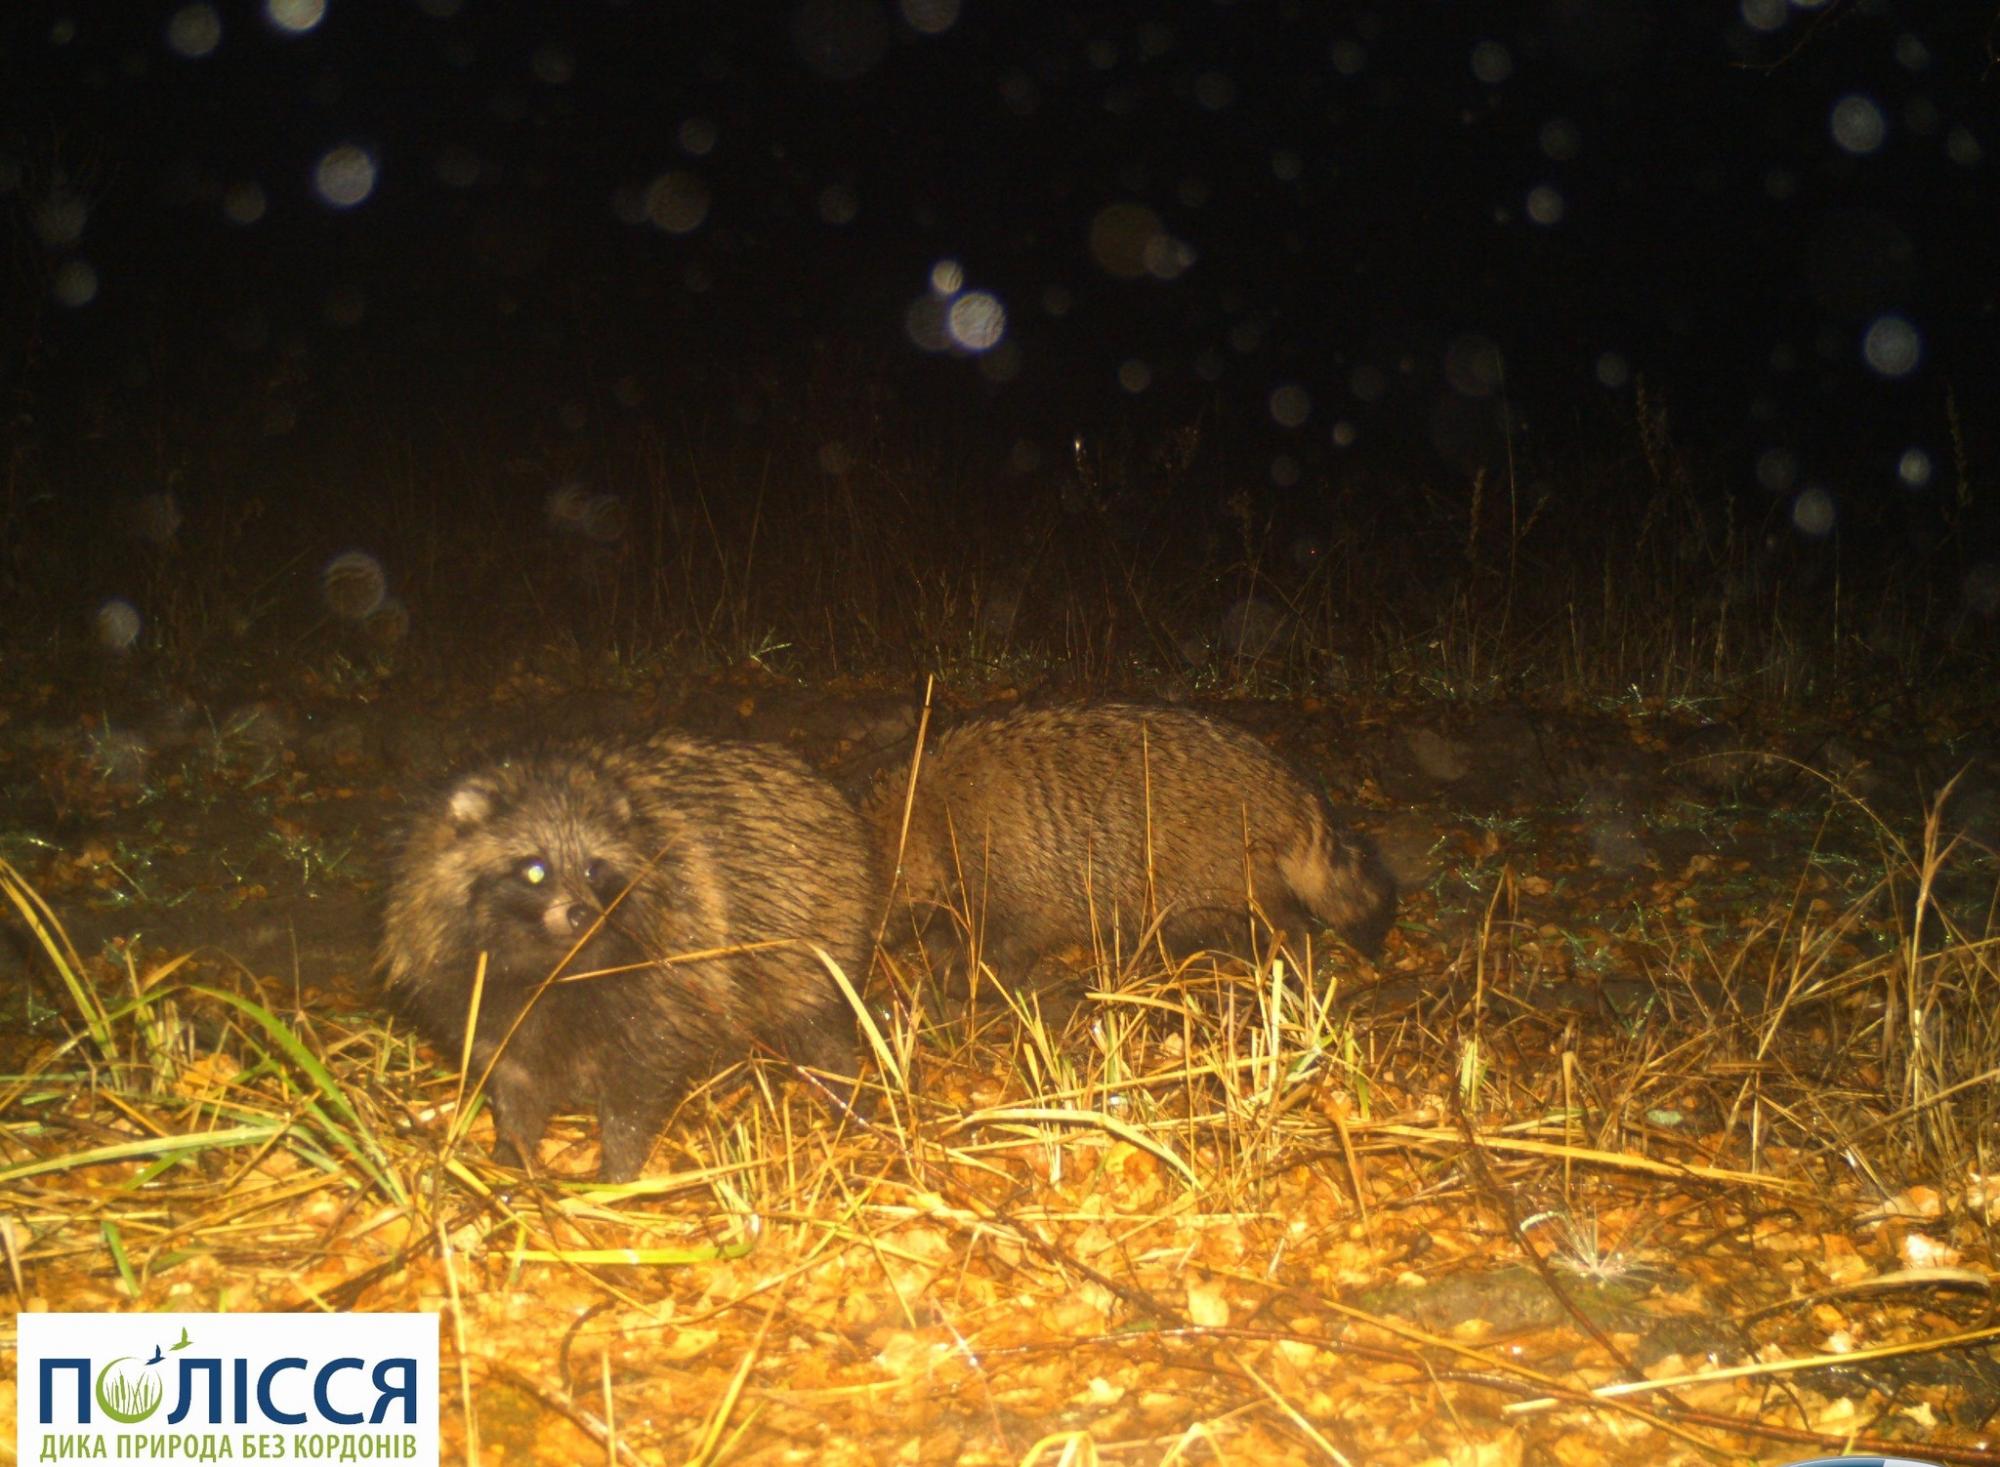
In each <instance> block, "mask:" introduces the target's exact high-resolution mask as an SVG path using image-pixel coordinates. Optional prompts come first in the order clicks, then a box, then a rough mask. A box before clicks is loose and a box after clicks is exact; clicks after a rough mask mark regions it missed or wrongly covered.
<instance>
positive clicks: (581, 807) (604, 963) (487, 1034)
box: [382, 734, 881, 1181]
mask: <svg viewBox="0 0 2000 1467" xmlns="http://www.w3.org/2000/svg"><path fill="white" fill-rule="evenodd" d="M880 903H881V898H880V894H879V888H878V885H877V882H876V880H875V876H874V863H873V855H872V852H871V850H870V848H869V845H868V842H867V839H866V834H865V832H864V830H863V828H862V826H861V823H860V820H859V818H858V817H857V816H856V815H855V813H854V811H853V809H852V808H851V807H850V806H849V805H848V803H847V802H846V801H845V800H844V799H843V798H842V797H841V796H840V794H839V793H838V792H837V791H836V790H835V789H834V788H833V787H832V786H831V785H830V784H828V783H827V782H826V781H825V780H823V779H821V778H820V777H819V776H818V775H816V774H814V773H813V772H812V771H811V770H809V769H808V768H807V767H806V766H805V765H804V764H803V763H802V762H800V761H799V760H798V759H796V758H794V757H793V756H792V755H791V754H789V753H788V752H786V751H784V750H782V749H777V748H771V747H766V746H762V745H756V744H739V743H721V742H711V741H706V740H701V739H696V738H692V737H685V736H682V735H678V734H662V735H659V736H657V737H654V738H652V739H650V740H647V741H645V742H641V743H632V744H626V745H609V746H605V745H596V744H589V743H584V744H575V745H569V746H563V747H556V748H553V749H549V750H545V751H541V752H537V753H531V754H527V755H524V756H521V757H518V758H513V759H507V760H503V761H501V762H498V763H494V764H490V765H488V766H486V767H485V768H481V769H477V770H474V771H472V772H471V773H469V774H466V775H464V776H463V777H461V778H460V779H459V780H458V781H457V782H456V783H455V784H454V785H453V786H452V787H451V790H450V792H449V793H448V794H447V795H446V796H445V797H444V799H443V800H442V801H440V802H438V803H437V804H435V805H433V806H432V807H431V808H429V809H426V810H424V811H423V812H422V813H421V814H420V815H419V816H418V818H417V819H416V820H415V822H414V823H413V826H412V828H411V830H410V833H409V837H408V840H407V843H406V845H405V847H404V850H403V852H402V855H401V858H400V860H399V862H398V864H397V867H396V872H395V879H394V885H393V888H392V890H391V893H390V896H389V903H388V915H387V922H386V933H385V936H384V940H383V947H382V962H383V967H384V969H385V970H386V973H387V979H388V985H389V988H390V990H391V992H392V994H393V995H394V996H395V997H396V998H397V999H398V1000H399V1001H400V1003H401V1006H402V1008H403V1009H404V1010H405V1012H406V1013H407V1014H408V1015H409V1016H410V1017H411V1018H412V1019H413V1020H414V1022H415V1024H416V1026H417V1027H418V1028H419V1029H420V1030H421V1031H422V1032H423V1033H424V1034H425V1036H426V1037H428V1038H429V1039H430V1040H431V1041H432V1042H433V1043H434V1044H436V1045H437V1046H438V1047H439V1049H440V1050H441V1051H442V1052H443V1053H445V1054H446V1055H447V1056H449V1057H451V1058H452V1060H453V1062H456V1060H457V1058H458V1056H459V1055H460V1054H462V1053H463V1052H464V1043H465V1037H466V1024H467V1020H468V1017H469V1014H468V1009H469V1006H470V1002H471V998H472V992H473V976H474V973H475V970H476V966H477V963H478V959H479V955H480V954H481V953H484V954H486V959H487V963H486V979H485V985H484V989H483V994H482V998H481V1003H480V1007H479V1015H478V1028H477V1031H476V1033H475V1034H474V1036H473V1043H472V1075H473V1076H474V1077H477V1076H478V1075H480V1074H482V1073H485V1072H486V1070H487V1067H488V1065H489V1064H490V1065H491V1066H492V1070H491V1076H490V1079H489V1080H488V1082H487V1093H488V1094H489V1096H490V1097H491V1099H492V1103H493V1116H494V1125H495V1127H496V1129H497V1131H498V1135H499V1140H500V1147H499V1151H500V1153H501V1154H502V1155H503V1156H504V1155H506V1154H507V1153H509V1152H511V1153H513V1154H514V1156H516V1157H518V1158H519V1159H520V1160H522V1161H524V1162H527V1163H532V1162H533V1161H534V1159H535V1154H536V1149H537V1146H538V1144H539V1143H540V1141H541V1139H542V1135H543V1133H544V1131H545V1130H546V1129H547V1127H548V1123H549V1118H550V1116H551V1115H552V1114H553V1113H554V1112H555V1111H556V1110H557V1109H558V1108H560V1107H584V1106H588V1107H594V1108H595V1109H596V1111H597V1116H598V1121H599V1126H600V1129H601V1131H602V1133H603V1161H602V1166H601V1169H600V1174H601V1175H602V1176H603V1178H604V1179H605V1180H607V1181H621V1180H624V1179H626V1178H629V1177H632V1176H635V1175H637V1173H638V1171H639V1169H640V1167H642V1166H643V1165H644V1164H645V1161H646V1157H647V1155H648V1154H649V1153H650V1152H651V1150H652V1146H653V1142H654V1141H655V1140H656V1139H657V1138H658V1136H659V1133H660V1131H661V1130H662V1129H663V1128H664V1126H665V1125H666V1122H667V1119H668V1117H669V1116H670V1115H671V1114H672V1112H673V1109H674V1106H675V1105H676V1104H677V1103H678V1101H679V1099H680V1097H681V1095H682V1094H683V1092H684V1091H685V1089H686V1087H687V1085H688V1083H689V1082H690V1081H692V1080H696V1079H699V1078H702V1077H704V1076H705V1075H707V1074H711V1073H713V1072H714V1071H716V1070H718V1069H721V1068H722V1067H724V1066H726V1065H728V1064H730V1063H732V1062H734V1061H736V1060H738V1059H742V1058H744V1057H746V1056H748V1055H750V1054H751V1053H753V1052H755V1051H757V1050H759V1049H761V1048H768V1049H772V1050H776V1051H778V1052H780V1053H782V1054H785V1055H787V1056H789V1057H790V1058H791V1059H793V1060H795V1061H797V1062H798V1063H800V1064H804V1065H809V1066H812V1067H814V1068H817V1069H824V1070H829V1071H832V1072H835V1073H838V1074H845V1075H851V1074H853V1073H855V1068H856V1066H855V1060H856V1043H855V1029H854V1019H853V1014H852V1011H851V1010H850V1008H849V1006H848V1004H847V1002H846V1000H845V999H844V998H843V997H842V995H841V993H840V991H839V989H838V988H837V987H836V986H835V984H834V982H833V980H832V978H831V977H830V976H829V975H828V973H827V972H826V970H825V968H824V966H823V965H822V964H821V963H820V962H819V960H818V959H817V958H816V957H815V956H814V954H813V953H812V952H811V951H810V950H809V949H808V948H807V947H806V945H805V944H807V943H817V944H818V945H819V946H820V947H822V948H824V949H825V950H826V951H827V952H828V953H829V954H830V955H831V956H832V957H833V959H834V961H836V962H837V963H839V964H840V965H841V968H842V970H843V971H844V972H845V973H847V974H848V976H849V977H850V978H851V979H852V980H853V981H854V982H855V984H856V985H859V984H860V983H861V982H862V981H863V980H864V978H865V976H866V969H867V963H868V958H869V954H870V952H871V948H872V938H873V931H874V924H875V923H876V922H877V921H878V920H879V918H880V914H881V904H880ZM758 944H768V945H765V946H757V945H758Z"/></svg>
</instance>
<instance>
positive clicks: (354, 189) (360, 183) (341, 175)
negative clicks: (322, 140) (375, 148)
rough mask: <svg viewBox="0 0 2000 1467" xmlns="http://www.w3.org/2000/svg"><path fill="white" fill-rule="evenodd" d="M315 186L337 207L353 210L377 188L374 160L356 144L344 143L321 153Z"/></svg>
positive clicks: (365, 150)
mask: <svg viewBox="0 0 2000 1467" xmlns="http://www.w3.org/2000/svg"><path fill="white" fill-rule="evenodd" d="M313 189H314V191H315V192H317V193H318V194H319V196H320V197H321V198H322V199H324V200H325V201H326V202H327V203H329V204H331V205H332V206H333V207H334V208H336V209H351V208H353V207H354V206H355V205H356V204H359V203H361V202H362V201H363V200H364V199H366V198H367V197H368V196H369V195H370V194H371V193H373V192H374V191H375V160H374V159H373V158H372V157H370V156H369V155H368V150H367V149H366V148H363V147H361V146H360V145H358V144H356V143H342V144H341V145H340V146H339V147H336V148H329V149H328V150H327V151H326V152H324V153H322V154H321V155H320V159H319V162H318V163H317V164H315V165H314V167H313Z"/></svg>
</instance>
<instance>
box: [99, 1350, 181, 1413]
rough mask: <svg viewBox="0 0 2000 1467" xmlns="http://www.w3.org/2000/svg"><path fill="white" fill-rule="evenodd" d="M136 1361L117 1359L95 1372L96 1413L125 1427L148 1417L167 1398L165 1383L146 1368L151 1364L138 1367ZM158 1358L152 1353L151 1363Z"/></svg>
mask: <svg viewBox="0 0 2000 1467" xmlns="http://www.w3.org/2000/svg"><path fill="white" fill-rule="evenodd" d="M138 1358H139V1357H138V1356H136V1355H120V1356H119V1357H118V1358H117V1359H116V1360H110V1361H106V1362H105V1365H104V1368H103V1369H102V1370H100V1371H98V1372H97V1387H96V1395H97V1409H98V1410H100V1411H102V1412H103V1413H104V1414H105V1415H106V1416H109V1417H110V1418H111V1419H112V1420H113V1421H116V1422H119V1423H121V1424H123V1425H125V1426H132V1425H135V1424H136V1423H138V1422H141V1421H144V1420H145V1419H146V1418H147V1417H148V1416H151V1415H152V1414H153V1413H154V1412H155V1411H157V1410H159V1409H160V1402H161V1401H163V1400H165V1399H166V1395H167V1386H166V1382H165V1381H163V1380H162V1379H161V1378H160V1377H159V1376H158V1375H157V1374H155V1373H154V1372H153V1371H152V1370H151V1369H149V1368H148V1367H149V1366H150V1365H151V1364H152V1363H153V1362H152V1361H148V1362H146V1364H145V1365H141V1364H139V1363H137V1362H138ZM159 1358H160V1352H159V1350H157V1349H155V1350H154V1351H153V1360H158V1359H159ZM121 1367H128V1368H121Z"/></svg>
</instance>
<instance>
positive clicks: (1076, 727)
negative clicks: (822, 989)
mask: <svg viewBox="0 0 2000 1467" xmlns="http://www.w3.org/2000/svg"><path fill="white" fill-rule="evenodd" d="M908 788H909V766H908V764H907V762H906V763H905V764H904V765H903V766H902V768H901V769H900V770H897V771H892V772H891V773H889V774H887V775H885V776H883V777H882V778H881V779H880V780H879V781H878V782H877V783H876V785H875V786H874V787H873V788H872V790H871V791H870V792H869V794H868V796H867V797H866V799H865V800H864V802H863V806H862V816H863V818H864V819H865V820H866V821H867V822H868V825H869V828H870V830H871V831H872V833H873V836H874V839H875V843H876V850H877V851H878V852H879V853H880V855H881V859H882V862H883V867H882V869H883V870H884V871H887V870H889V869H890V868H891V863H893V862H894V861H895V859H896V849H897V838H898V835H899V832H900V830H901V827H902V819H903V804H904V798H905V794H906V792H907V790H908ZM1149 873H1150V880H1149ZM1251 896H1254V897H1255V900H1256V903H1257V906H1258V907H1259V908H1260V909H1261V910H1262V912H1263V913H1264V915H1265V916H1266V917H1267V918H1268V919H1269V920H1270V922H1271V923H1272V925H1274V926H1276V927H1279V928H1282V929H1284V930H1285V931H1287V932H1289V933H1291V934H1293V935H1298V934H1300V933H1303V932H1304V931H1306V930H1307V926H1308V923H1309V922H1316V923H1324V924H1326V925H1328V926H1330V927H1332V928H1333V929H1334V930H1335V931H1336V932H1337V933H1339V934H1340V935H1341V936H1342V937H1344V938H1345V939H1346V940H1347V941H1348V942H1350V943H1351V944H1353V945H1354V946H1355V947H1356V948H1359V949H1360V950H1362V951H1364V952H1366V953H1369V954H1371V955H1372V954H1374V953H1376V952H1378V951H1379V950H1380V947H1381V944H1382V939H1383V938H1384V937H1385V936H1386V935H1387V933H1388V930H1389V923H1390V920H1391V919H1392V918H1393V917H1394V915H1395V905H1396V891H1395V883H1394V881H1393V880H1392V879H1391V878H1390V875H1389V873H1388V870H1387V869H1386V868H1385V867H1384V866H1383V864H1382V860H1381V857H1380V856H1379V855H1378V854H1377V853H1376V851H1375V850H1374V848H1373V846H1371V845H1370V844H1369V843H1368V842H1367V841H1365V840H1364V839H1362V838H1360V837H1358V836H1356V835H1354V834H1351V833H1349V832H1348V831H1346V830H1344V829H1343V828H1342V827H1341V826H1340V825H1338V824H1337V823H1336V822H1335V820H1334V818H1333V815H1332V812H1331V811H1329V810H1328V808H1327V804H1326V801H1325V800H1324V799H1322V798H1321V797H1320V795H1319V794H1318V793H1317V791H1315V790H1314V789H1313V788H1312V786H1311V785H1309V784H1307V783H1306V781H1305V780H1304V779H1303V778H1302V777H1301V776H1300V775H1299V774H1298V772H1297V771H1295V770H1294V769H1293V768H1292V767H1291V766H1290V765H1289V764H1287V763H1286V762H1285V761H1284V760H1282V759H1280V758H1279V757H1278V756H1277V755H1276V754H1273V753H1272V752H1271V751H1270V750H1269V749H1267V748H1265V747H1264V746H1263V745H1262V744H1261V743H1259V742H1258V741H1257V740H1256V739H1255V738H1254V737H1253V736H1251V735H1250V734H1249V733H1247V732H1245V731H1244V730H1242V729H1240V728H1237V727H1235V726H1233V725H1231V724H1228V723H1222V722H1218V721H1216V720H1214V719H1210V718H1204V717H1202V716H1200V715H1199V714H1195V713H1188V712H1183V711H1179V710H1175V709H1170V708H1146V707H1139V706H1135V705H1128V704H1118V703H1108V704H1097V705H1091V706H1084V707H1076V708H1048V709H1024V710H1021V711H1017V712H1012V713H1004V714H1000V715H998V716H996V717H989V718H980V719H976V720H974V721H972V722H970V723H966V724H962V725H960V726H959V727H957V728H954V729H952V730H951V731H950V732H948V733H946V734H944V735H943V736H941V737H940V738H938V739H936V740H935V741H933V743H932V744H931V745H930V747H928V748H926V749H925V750H923V754H922V762H921V765H920V768H919V772H918V777H917V789H916V796H915V803H914V805H913V806H912V808H911V813H910V826H909V836H908V840H907V843H906V844H905V845H904V847H903V852H902V872H901V878H900V885H899V886H898V888H897V898H896V900H897V913H898V914H899V915H900V914H902V913H903V912H904V911H905V909H906V908H905V904H907V914H908V918H909V921H910V923H911V925H912V927H914V929H915V930H916V932H917V933H918V934H919V937H920V940H922V941H924V942H925V945H926V946H929V945H930V942H931V941H932V940H933V938H932V936H931V934H935V933H937V932H939V931H940V930H943V931H947V932H948V931H950V930H951V919H950V918H948V917H947V918H943V919H942V920H940V916H939V914H940V912H941V911H943V910H944V909H947V908H948V909H950V910H951V911H954V912H958V913H963V914H969V916H970V919H971V921H972V922H973V924H974V927H975V930H977V931H980V937H981V950H982V956H983V958H984V960H985V962H986V963H987V964H988V965H989V966H991V967H992V968H993V969H994V970H995V972H996V973H998V974H1000V975H1001V976H1003V977H1008V978H1014V977H1023V976H1025V969H1026V968H1027V967H1028V966H1029V965H1032V963H1033V962H1034V960H1035V959H1036V958H1038V957H1040V956H1042V955H1044V954H1046V953H1048V952H1051V951H1053V950H1055V949H1057V948H1060V947H1062V946H1064V945H1066V944H1070V943H1087V942H1089V941H1090V940H1091V938H1092V928H1093V923H1095V926H1096V930H1097V932H1098V933H1099V934H1101V935H1102V936H1103V937H1104V939H1105V941H1106V942H1107V944H1108V943H1109V941H1110V939H1111V937H1112V936H1113V935H1114V934H1116V935H1117V936H1118V937H1119V938H1120V940H1121V941H1122V943H1123V944H1124V949H1125V950H1126V951H1129V950H1130V945H1131V944H1132V943H1133V942H1134V941H1136V940H1137V939H1138V938H1139V936H1140V935H1142V934H1143V933H1144V932H1145V931H1146V930H1147V928H1148V926H1149V924H1150V923H1151V921H1152V919H1153V917H1154V915H1155V914H1158V915H1159V916H1160V917H1161V919H1162V920H1161V932H1162V935H1163V936H1164V937H1165V938H1166V939H1167V941H1168V942H1169V944H1170V945H1174V946H1178V947H1190V946H1198V945H1201V944H1204V943H1215V944H1217V945H1220V946H1223V947H1232V948H1237V949H1239V950H1240V949H1241V948H1242V947H1243V946H1244V943H1245V939H1246V937H1247V936H1248V935H1249V932H1250V927H1249V918H1248V915H1247V914H1248V911H1249V902H1248V900H1247V899H1248V898H1249V897H1251ZM896 925H900V923H898V924H896ZM926 929H928V932H927V931H926ZM891 932H892V934H895V926H894V925H892V928H891Z"/></svg>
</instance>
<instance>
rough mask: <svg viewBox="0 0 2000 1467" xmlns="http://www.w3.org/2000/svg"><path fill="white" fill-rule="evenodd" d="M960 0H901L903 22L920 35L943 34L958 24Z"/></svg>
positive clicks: (900, 11)
mask: <svg viewBox="0 0 2000 1467" xmlns="http://www.w3.org/2000/svg"><path fill="white" fill-rule="evenodd" d="M958 4H959V0H900V3H899V4H898V5H897V7H896V9H897V12H898V13H899V14H901V16H902V17H903V24H904V25H906V26H908V27H909V28H910V29H911V30H913V31H915V32H916V33H917V34H918V35H920V36H941V35H943V34H944V33H945V32H946V31H948V30H950V29H951V28H952V27H953V26H955V25H957V24H958Z"/></svg>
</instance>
